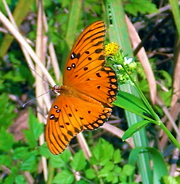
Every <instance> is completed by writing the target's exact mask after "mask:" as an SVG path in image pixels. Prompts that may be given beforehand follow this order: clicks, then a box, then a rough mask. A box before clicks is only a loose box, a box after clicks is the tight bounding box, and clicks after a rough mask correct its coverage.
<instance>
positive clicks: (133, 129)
mask: <svg viewBox="0 0 180 184" xmlns="http://www.w3.org/2000/svg"><path fill="white" fill-rule="evenodd" d="M149 123H150V122H149V121H147V120H143V121H139V122H137V123H135V124H133V125H131V127H129V128H128V129H127V130H126V131H125V133H124V135H123V136H122V140H123V141H124V140H126V139H128V138H129V137H131V136H132V135H133V134H134V133H135V132H137V131H139V130H141V128H144V127H145V126H147V125H148V124H149Z"/></svg>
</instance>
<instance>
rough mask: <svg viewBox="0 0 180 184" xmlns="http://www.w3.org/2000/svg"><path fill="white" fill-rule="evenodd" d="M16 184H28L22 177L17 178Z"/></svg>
mask: <svg viewBox="0 0 180 184" xmlns="http://www.w3.org/2000/svg"><path fill="white" fill-rule="evenodd" d="M15 184H26V180H25V178H24V177H23V176H22V175H18V176H16V177H15Z"/></svg>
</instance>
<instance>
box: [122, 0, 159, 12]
mask: <svg viewBox="0 0 180 184" xmlns="http://www.w3.org/2000/svg"><path fill="white" fill-rule="evenodd" d="M125 10H126V11H127V12H128V13H131V14H132V15H134V16H137V13H143V14H145V13H156V12H157V11H158V9H157V8H156V5H155V4H153V3H152V2H151V1H150V0H141V1H137V0H131V1H130V2H129V3H127V4H126V5H125Z"/></svg>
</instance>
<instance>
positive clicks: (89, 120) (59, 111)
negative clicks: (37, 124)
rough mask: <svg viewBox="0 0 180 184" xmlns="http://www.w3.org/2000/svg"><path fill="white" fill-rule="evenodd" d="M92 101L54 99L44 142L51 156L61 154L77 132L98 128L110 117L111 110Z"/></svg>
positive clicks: (74, 98) (66, 98) (64, 98)
mask: <svg viewBox="0 0 180 184" xmlns="http://www.w3.org/2000/svg"><path fill="white" fill-rule="evenodd" d="M92 101H93V99H92ZM92 101H84V100H82V99H80V98H76V97H73V96H72V97H69V96H66V95H59V96H58V97H57V98H56V99H55V101H54V103H53V104H52V107H51V110H50V114H49V117H48V123H47V125H46V140H47V143H48V146H49V149H50V151H51V152H52V153H53V154H59V153H61V152H62V151H63V150H64V149H65V148H66V147H67V145H68V144H69V142H70V140H71V139H72V138H73V137H74V136H75V135H77V134H78V133H79V132H81V131H83V130H85V129H90V130H92V129H95V128H98V127H99V126H100V125H102V124H103V123H104V122H105V121H106V120H107V118H108V117H109V116H110V114H111V111H112V109H111V108H104V106H103V105H102V104H101V103H99V102H97V101H96V102H95V103H94V102H93V103H92Z"/></svg>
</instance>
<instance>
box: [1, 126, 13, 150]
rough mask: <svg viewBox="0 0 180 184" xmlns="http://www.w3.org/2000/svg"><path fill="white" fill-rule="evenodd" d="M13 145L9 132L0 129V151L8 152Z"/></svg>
mask: <svg viewBox="0 0 180 184" xmlns="http://www.w3.org/2000/svg"><path fill="white" fill-rule="evenodd" d="M13 144H14V137H13V135H11V134H10V133H9V132H6V131H5V129H4V128H1V129H0V150H3V151H5V152H10V150H11V149H12V146H13Z"/></svg>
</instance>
